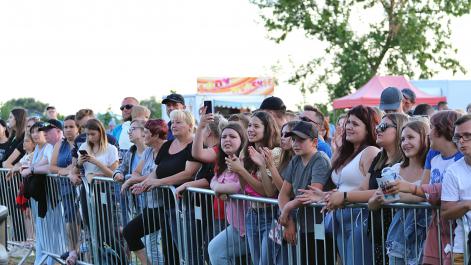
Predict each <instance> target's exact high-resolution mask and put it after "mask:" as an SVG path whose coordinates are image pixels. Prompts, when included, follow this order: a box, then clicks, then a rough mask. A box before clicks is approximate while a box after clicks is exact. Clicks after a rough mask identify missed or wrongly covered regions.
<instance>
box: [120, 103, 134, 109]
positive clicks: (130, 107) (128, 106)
mask: <svg viewBox="0 0 471 265" xmlns="http://www.w3.org/2000/svg"><path fill="white" fill-rule="evenodd" d="M132 107H134V105H131V104H126V105H123V106H121V107H120V108H119V109H120V110H121V111H123V110H124V109H127V110H130V109H132Z"/></svg>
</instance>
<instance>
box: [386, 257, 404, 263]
mask: <svg viewBox="0 0 471 265" xmlns="http://www.w3.org/2000/svg"><path fill="white" fill-rule="evenodd" d="M389 265H406V262H405V260H404V258H398V257H393V256H389Z"/></svg>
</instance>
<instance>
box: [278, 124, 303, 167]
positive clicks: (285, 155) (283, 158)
mask: <svg viewBox="0 0 471 265" xmlns="http://www.w3.org/2000/svg"><path fill="white" fill-rule="evenodd" d="M297 122H298V121H289V122H287V123H285V124H283V126H281V132H282V131H283V129H284V128H285V127H288V128H289V130H290V131H291V129H293V127H294V125H296V123H297ZM280 141H281V140H280ZM293 155H294V152H293V148H291V149H289V150H281V155H280V165H279V166H278V168H277V169H278V171H279V172H281V171H282V170H283V169H285V167H286V166H288V163H289V161H291V158H293Z"/></svg>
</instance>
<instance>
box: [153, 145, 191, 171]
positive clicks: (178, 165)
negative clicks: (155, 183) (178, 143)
mask: <svg viewBox="0 0 471 265" xmlns="http://www.w3.org/2000/svg"><path fill="white" fill-rule="evenodd" d="M173 141H174V140H170V141H167V142H165V143H164V144H163V145H162V147H161V148H160V151H159V153H158V154H157V157H156V158H155V164H156V165H157V169H156V170H155V174H156V175H157V178H159V179H163V178H166V177H170V176H172V175H175V174H177V173H179V172H182V171H184V170H185V165H186V161H196V160H195V159H194V158H193V156H192V155H191V146H192V143H190V144H188V145H187V146H186V147H185V148H184V149H182V150H181V151H180V152H178V153H176V154H169V152H168V151H169V149H170V145H171V144H172V143H173Z"/></svg>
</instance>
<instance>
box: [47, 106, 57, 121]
mask: <svg viewBox="0 0 471 265" xmlns="http://www.w3.org/2000/svg"><path fill="white" fill-rule="evenodd" d="M57 116H58V113H57V110H56V107H54V106H47V107H46V117H47V119H48V120H51V119H55V120H57Z"/></svg>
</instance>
